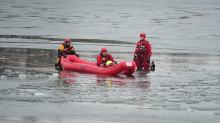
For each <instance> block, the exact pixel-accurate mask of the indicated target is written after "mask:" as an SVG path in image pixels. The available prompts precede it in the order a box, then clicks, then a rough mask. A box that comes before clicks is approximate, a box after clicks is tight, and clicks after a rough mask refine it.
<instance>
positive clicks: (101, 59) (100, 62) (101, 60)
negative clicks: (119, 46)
mask: <svg viewBox="0 0 220 123" xmlns="http://www.w3.org/2000/svg"><path fill="white" fill-rule="evenodd" d="M109 60H110V61H112V63H113V64H114V63H116V62H115V60H114V58H113V57H112V55H111V54H108V53H107V49H106V48H102V49H101V53H100V54H99V55H98V56H97V66H99V67H106V62H107V61H109Z"/></svg>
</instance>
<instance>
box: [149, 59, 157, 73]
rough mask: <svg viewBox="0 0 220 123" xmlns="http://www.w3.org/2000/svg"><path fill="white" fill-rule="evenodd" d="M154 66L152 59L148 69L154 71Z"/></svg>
mask: <svg viewBox="0 0 220 123" xmlns="http://www.w3.org/2000/svg"><path fill="white" fill-rule="evenodd" d="M155 67H156V66H155V64H154V61H152V62H151V67H150V70H151V71H155Z"/></svg>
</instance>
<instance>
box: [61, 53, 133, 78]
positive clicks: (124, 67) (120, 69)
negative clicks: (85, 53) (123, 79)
mask: <svg viewBox="0 0 220 123" xmlns="http://www.w3.org/2000/svg"><path fill="white" fill-rule="evenodd" d="M61 66H62V68H63V70H70V71H76V72H83V73H93V74H101V75H118V74H120V73H122V74H126V75H131V74H133V73H134V72H135V71H136V64H135V62H134V61H131V62H120V63H119V64H116V65H113V66H109V67H106V68H104V67H98V66H97V65H96V63H95V62H89V61H86V60H83V59H80V58H78V57H76V56H75V55H67V56H66V57H62V58H61Z"/></svg>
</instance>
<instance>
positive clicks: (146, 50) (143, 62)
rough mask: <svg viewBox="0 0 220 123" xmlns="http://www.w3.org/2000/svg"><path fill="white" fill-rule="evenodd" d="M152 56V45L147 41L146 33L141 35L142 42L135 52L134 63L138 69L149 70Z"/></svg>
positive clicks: (137, 45) (139, 42) (138, 43)
mask: <svg viewBox="0 0 220 123" xmlns="http://www.w3.org/2000/svg"><path fill="white" fill-rule="evenodd" d="M151 55H152V49H151V44H150V43H149V41H148V40H147V37H146V33H143V32H142V33H140V41H138V42H137V44H136V49H135V52H134V61H135V63H136V65H137V69H139V70H140V69H144V70H149V67H150V57H151Z"/></svg>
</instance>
